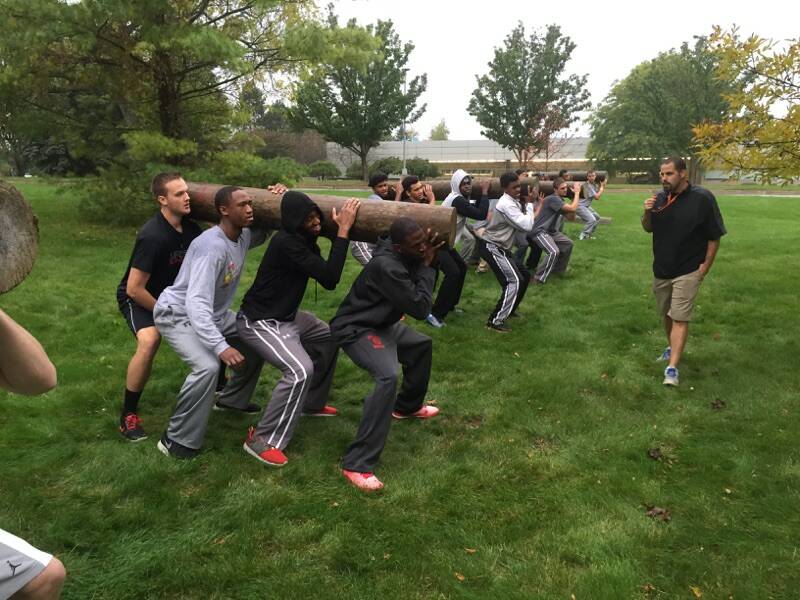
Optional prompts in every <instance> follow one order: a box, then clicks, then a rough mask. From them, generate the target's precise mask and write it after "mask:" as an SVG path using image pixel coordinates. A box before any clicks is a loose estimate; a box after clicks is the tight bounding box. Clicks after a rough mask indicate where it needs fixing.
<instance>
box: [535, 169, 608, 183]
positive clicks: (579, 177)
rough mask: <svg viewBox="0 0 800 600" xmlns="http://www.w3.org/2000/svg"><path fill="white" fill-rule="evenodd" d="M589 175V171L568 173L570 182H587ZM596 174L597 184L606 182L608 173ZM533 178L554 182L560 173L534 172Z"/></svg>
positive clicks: (599, 172) (598, 172)
mask: <svg viewBox="0 0 800 600" xmlns="http://www.w3.org/2000/svg"><path fill="white" fill-rule="evenodd" d="M587 173H588V171H567V175H568V176H569V180H570V181H586V175H587ZM595 173H597V179H596V180H595V181H597V183H600V182H601V181H605V180H606V178H607V177H608V171H595ZM533 176H534V177H538V178H539V179H549V180H550V181H553V179H554V178H556V177H558V171H533Z"/></svg>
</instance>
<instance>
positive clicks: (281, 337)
mask: <svg viewBox="0 0 800 600" xmlns="http://www.w3.org/2000/svg"><path fill="white" fill-rule="evenodd" d="M236 329H237V331H238V332H239V337H240V338H241V339H242V340H244V342H245V344H247V345H248V346H250V348H252V350H253V351H254V352H257V353H258V355H259V356H260V357H261V358H262V359H263V360H264V361H265V362H268V363H269V364H271V365H273V366H274V367H277V368H278V369H280V371H281V374H282V375H281V378H280V379H279V380H278V383H277V385H276V386H275V389H274V390H273V392H272V398H271V399H270V401H269V404H267V407H266V408H265V409H264V414H263V415H262V417H261V421H259V423H258V426H257V427H256V435H257V436H259V437H261V438H263V440H264V442H265V443H266V444H267V445H269V446H274V447H275V448H280V449H281V450H283V449H284V448H286V446H287V445H288V444H289V441H290V440H291V439H292V435H293V434H294V430H295V427H296V426H297V420H298V419H299V417H300V412H301V411H302V410H307V411H316V410H319V409H321V408H322V407H323V406H325V401H326V400H327V399H328V394H329V393H330V389H331V382H332V381H333V372H334V371H335V370H336V356H337V354H338V352H339V348H338V346H337V345H336V344H335V343H334V342H333V340H332V339H331V330H330V328H329V327H328V324H327V323H325V322H324V321H321V320H319V319H318V318H317V317H315V316H314V315H312V314H311V313H307V312H303V311H299V312H298V313H297V316H296V317H295V319H294V321H276V320H275V319H265V320H263V321H250V320H249V319H248V318H247V317H245V316H244V315H243V314H241V313H239V316H238V318H237V319H236Z"/></svg>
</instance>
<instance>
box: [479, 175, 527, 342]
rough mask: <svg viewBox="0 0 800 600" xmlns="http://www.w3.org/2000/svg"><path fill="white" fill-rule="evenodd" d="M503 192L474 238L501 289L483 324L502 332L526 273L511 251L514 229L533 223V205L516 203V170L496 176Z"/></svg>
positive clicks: (521, 292) (523, 286) (523, 288)
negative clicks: (476, 237) (488, 218)
mask: <svg viewBox="0 0 800 600" xmlns="http://www.w3.org/2000/svg"><path fill="white" fill-rule="evenodd" d="M500 187H501V188H502V189H503V195H502V196H501V197H500V199H499V200H498V201H497V205H496V206H495V207H494V209H493V210H492V218H491V219H490V221H489V224H488V225H487V226H486V229H485V230H484V232H483V237H482V238H481V239H480V240H479V241H478V248H479V249H480V255H481V258H482V259H483V260H485V261H486V262H487V264H488V265H489V267H490V268H491V269H492V272H493V273H494V275H495V277H497V281H498V283H500V287H501V288H502V289H503V291H502V293H501V294H500V299H499V300H498V301H497V305H496V306H495V308H494V310H493V311H492V312H491V314H490V315H489V320H488V321H487V322H486V327H487V328H488V329H491V330H493V331H499V332H501V333H506V332H509V331H511V329H510V328H509V327H508V326H507V325H506V320H507V319H508V318H509V317H512V316H516V310H517V307H518V306H519V303H520V302H522V299H523V298H524V297H525V291H526V290H527V289H528V282H529V280H530V273H529V272H528V271H527V269H525V267H524V266H523V265H521V264H518V263H517V260H516V257H515V256H514V254H513V253H512V251H511V250H512V248H513V247H514V241H515V239H516V236H517V233H518V232H523V233H527V232H529V231H530V230H531V229H532V228H533V225H534V216H533V206H532V205H530V204H527V203H525V204H523V203H521V202H520V183H519V177H518V176H517V174H516V173H513V172H509V173H503V174H502V175H501V176H500Z"/></svg>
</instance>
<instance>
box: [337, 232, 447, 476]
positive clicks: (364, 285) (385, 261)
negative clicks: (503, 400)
mask: <svg viewBox="0 0 800 600" xmlns="http://www.w3.org/2000/svg"><path fill="white" fill-rule="evenodd" d="M443 244H444V242H440V241H439V240H438V236H437V235H436V234H435V233H433V234H432V233H431V232H430V230H428V231H427V233H426V232H425V231H423V230H422V228H421V227H420V226H419V225H418V224H417V223H416V221H413V220H411V219H408V218H405V217H401V218H399V219H397V220H395V222H394V223H392V226H391V228H390V229H389V238H387V237H385V236H384V237H382V238H381V239H379V240H378V243H377V245H376V246H375V253H374V254H373V255H372V260H371V261H370V262H368V263H367V264H366V265H365V266H364V270H363V271H361V273H360V274H359V276H358V277H357V278H356V280H355V282H353V287H352V288H350V292H349V293H348V294H347V297H345V299H344V300H343V301H342V304H341V305H340V306H339V310H338V311H337V312H336V316H334V317H333V320H332V321H331V336H332V337H333V339H334V340H335V341H336V342H338V343H339V344H340V345H341V346H342V349H343V350H344V351H345V352H346V353H347V355H348V356H349V357H350V358H351V359H352V361H353V362H354V363H356V364H357V365H358V366H359V367H361V368H362V369H364V370H365V371H368V372H369V373H370V374H371V375H372V377H373V378H374V380H375V387H374V388H373V390H372V393H371V394H370V395H369V396H367V397H366V398H365V400H364V414H363V416H362V417H361V424H360V425H359V427H358V433H357V434H356V439H355V441H353V443H352V444H350V446H349V447H348V449H347V452H346V453H345V455H344V457H343V458H342V474H343V475H344V476H345V477H346V478H347V479H348V480H349V481H350V483H352V484H353V485H355V486H356V487H358V488H360V489H362V490H365V491H373V490H379V489H381V488H382V487H383V483H381V481H380V480H379V479H378V478H377V477H375V475H374V474H373V472H372V470H373V468H374V466H375V465H376V464H377V462H378V459H379V458H380V455H381V452H382V451H383V447H384V445H385V444H386V438H387V437H388V435H389V427H390V425H391V420H392V417H394V418H396V419H406V418H409V417H416V418H418V419H427V418H430V417H433V416H436V414H437V413H438V412H439V409H438V408H436V407H435V406H428V405H425V404H423V400H424V399H425V393H426V392H427V391H428V380H429V379H430V374H431V358H432V355H433V343H432V341H431V338H429V337H428V336H426V335H422V334H421V333H418V332H416V331H414V330H413V329H410V328H409V327H407V326H406V325H404V324H403V323H400V318H401V317H402V316H403V314H406V315H409V316H412V317H414V318H415V319H420V320H422V319H424V318H425V317H427V316H428V314H429V313H430V310H431V296H432V294H433V285H434V281H435V279H436V270H435V269H434V268H433V267H431V264H432V263H433V262H434V260H435V258H436V253H437V252H438V251H439V248H441V246H442V245H443ZM398 361H399V362H400V364H401V365H402V366H403V385H402V387H401V388H400V393H397V378H398V373H397V363H398Z"/></svg>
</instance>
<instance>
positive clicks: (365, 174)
mask: <svg viewBox="0 0 800 600" xmlns="http://www.w3.org/2000/svg"><path fill="white" fill-rule="evenodd" d="M367 154H369V148H367V149H366V150H364V148H363V147H362V148H361V152H360V153H359V155H358V157H359V158H360V159H361V179H362V181H364V182H367V181H369V167H368V166H367Z"/></svg>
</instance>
